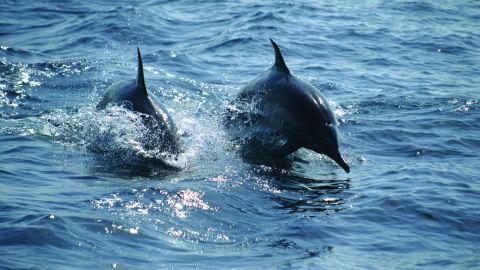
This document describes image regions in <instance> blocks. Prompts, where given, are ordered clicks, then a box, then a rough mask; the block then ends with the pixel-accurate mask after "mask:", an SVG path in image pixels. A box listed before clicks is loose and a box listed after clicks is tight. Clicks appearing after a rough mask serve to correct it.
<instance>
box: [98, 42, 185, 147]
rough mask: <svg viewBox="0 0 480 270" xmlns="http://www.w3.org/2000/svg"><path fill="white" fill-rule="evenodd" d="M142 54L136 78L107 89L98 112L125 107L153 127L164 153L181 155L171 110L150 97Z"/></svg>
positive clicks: (139, 56) (153, 132)
mask: <svg viewBox="0 0 480 270" xmlns="http://www.w3.org/2000/svg"><path fill="white" fill-rule="evenodd" d="M137 53H138V74H137V78H136V79H132V80H127V81H121V82H117V83H114V84H113V85H111V86H110V87H108V88H107V90H106V91H105V94H104V96H103V99H102V100H101V101H100V102H99V103H98V105H97V109H104V108H105V107H106V106H107V105H108V104H115V105H118V106H124V107H126V108H128V109H130V110H132V111H135V112H139V113H141V115H142V119H143V120H144V123H145V125H146V126H147V127H148V128H149V131H151V132H150V135H151V136H155V137H156V138H155V141H157V142H160V144H161V145H155V146H156V147H160V148H161V150H162V151H166V152H168V153H171V154H175V155H176V154H178V153H179V151H180V146H179V141H178V137H177V129H176V127H175V124H174V123H173V120H172V118H171V117H170V115H169V114H168V112H167V110H166V109H165V108H164V107H163V105H162V104H161V103H160V102H159V101H158V99H157V98H156V97H155V96H154V95H153V94H151V93H150V94H149V93H148V91H147V87H146V85H145V78H144V75H143V64H142V56H141V54H140V49H139V48H138V47H137Z"/></svg>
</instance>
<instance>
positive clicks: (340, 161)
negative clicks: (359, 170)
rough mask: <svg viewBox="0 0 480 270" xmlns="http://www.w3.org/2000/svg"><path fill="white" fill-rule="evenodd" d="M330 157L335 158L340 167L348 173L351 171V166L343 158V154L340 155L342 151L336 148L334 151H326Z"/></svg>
mask: <svg viewBox="0 0 480 270" xmlns="http://www.w3.org/2000/svg"><path fill="white" fill-rule="evenodd" d="M325 155H327V156H328V157H329V158H331V159H333V161H335V162H336V163H337V164H338V165H339V166H340V167H342V168H343V169H344V170H345V172H346V173H349V172H350V166H348V164H347V162H345V160H344V159H343V157H342V155H340V152H339V151H338V150H337V149H335V150H332V151H328V152H327V153H325Z"/></svg>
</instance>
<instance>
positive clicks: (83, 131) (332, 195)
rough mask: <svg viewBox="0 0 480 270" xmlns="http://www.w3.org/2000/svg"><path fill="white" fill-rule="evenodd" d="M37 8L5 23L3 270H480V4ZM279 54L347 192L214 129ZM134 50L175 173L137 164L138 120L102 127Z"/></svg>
mask: <svg viewBox="0 0 480 270" xmlns="http://www.w3.org/2000/svg"><path fill="white" fill-rule="evenodd" d="M41 2H45V1H38V2H35V3H33V2H31V1H1V3H0V266H1V268H2V269H9V268H10V269H46V268H48V269H66V268H67V269H68V268H70V269H100V268H118V269H152V268H167V267H168V268H194V267H198V268H217V267H221V268H246V269H250V268H310V269H318V268H323V269H333V268H340V269H359V268H364V269H387V268H394V269H412V268H415V269H424V268H430V269H468V268H470V269H474V268H477V269H478V268H480V246H479V244H478V243H479V241H480V234H479V229H480V209H479V202H480V184H479V176H480V173H479V169H478V168H479V165H480V159H479V156H480V155H479V150H480V139H479V134H480V133H479V131H480V97H479V93H480V91H479V85H480V23H479V22H480V4H479V2H478V1H473V0H472V1H464V0H461V1H418V2H417V1H394V2H392V1H362V2H361V3H360V1H338V2H337V1H334V2H333V3H323V1H319V2H313V1H312V2H309V1H288V2H287V1H275V2H271V3H260V2H259V3H255V2H250V1H231V2H221V3H217V2H211V3H205V2H203V1H180V2H177V1H139V3H133V2H132V1H112V3H102V2H99V1H91V0H87V1H49V3H41ZM270 37H271V38H273V39H275V40H276V41H277V42H278V44H279V45H280V46H281V48H282V50H283V53H284V57H285V60H286V62H287V64H288V65H289V67H290V70H291V71H292V72H293V73H294V74H295V75H296V76H299V77H300V78H302V79H304V80H307V81H309V82H310V83H312V84H313V85H315V86H316V87H317V88H319V89H320V90H321V91H322V93H323V94H324V95H325V96H326V97H327V98H328V100H329V101H330V102H331V104H332V106H333V107H334V108H335V111H336V114H337V118H338V119H339V122H340V125H339V130H340V134H341V137H342V144H341V149H342V152H343V154H344V155H345V156H346V157H347V159H348V161H349V163H350V164H351V171H352V172H351V173H350V174H345V173H344V172H343V170H342V169H341V168H339V167H337V166H336V165H335V164H334V163H333V162H331V161H330V160H328V159H326V158H323V157H322V156H320V155H317V154H315V153H313V152H310V151H305V150H302V151H301V152H300V154H299V156H298V157H297V158H296V159H295V160H293V163H292V166H291V168H287V169H283V170H280V169H276V168H269V167H267V166H259V165H250V164H248V163H246V162H245V161H243V160H242V159H241V158H240V157H238V156H237V154H236V152H235V151H233V150H232V148H234V146H232V145H231V143H230V142H229V140H228V137H227V136H225V133H224V130H223V129H222V128H221V124H220V120H221V118H222V117H221V115H222V113H223V111H224V110H225V106H226V105H227V103H228V101H230V100H232V99H233V98H234V96H235V95H236V93H237V92H238V90H239V89H240V88H241V87H242V86H243V85H244V84H246V83H247V82H248V81H250V80H251V79H253V78H254V77H255V76H256V75H258V74H259V73H261V72H263V71H264V70H266V69H267V68H268V67H270V65H271V64H272V63H273V51H272V48H271V46H270V44H269V41H268V38H270ZM137 45H138V46H139V47H140V48H141V49H142V52H143V55H144V65H145V76H146V81H147V86H148V88H149V90H150V91H151V92H153V93H155V94H156V95H157V96H158V97H159V98H160V99H161V100H162V101H163V103H164V104H165V106H166V107H167V108H168V109H169V111H170V112H171V114H172V117H173V119H174V120H175V122H176V123H177V125H178V127H179V130H180V133H181V134H182V143H183V145H184V147H185V149H186V151H185V153H184V154H182V156H181V157H180V158H179V160H178V161H176V163H177V164H176V165H178V166H181V167H183V170H182V171H180V172H172V171H163V170H162V169H160V168H158V167H157V166H154V165H149V164H142V163H141V162H140V163H139V162H133V161H132V159H131V157H133V156H136V155H147V156H148V155H150V154H152V153H149V152H148V151H145V149H143V148H142V145H141V144H139V139H140V138H141V137H142V134H143V133H142V132H143V130H142V128H141V127H139V125H140V123H139V122H138V116H137V115H135V114H133V113H131V112H128V111H125V110H123V109H121V108H110V111H108V112H97V111H95V110H94V106H95V104H96V103H97V102H98V101H99V100H100V97H101V94H102V92H103V91H104V89H105V88H106V87H107V86H108V85H110V84H111V83H113V82H115V81H118V80H121V79H122V80H123V79H132V78H134V77H135V74H136V54H135V50H136V46H137ZM51 121H53V122H54V123H57V126H54V125H52V124H50V122H51ZM112 153H113V154H112ZM118 153H122V154H118Z"/></svg>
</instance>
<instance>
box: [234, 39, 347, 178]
mask: <svg viewBox="0 0 480 270" xmlns="http://www.w3.org/2000/svg"><path fill="white" fill-rule="evenodd" d="M270 41H271V43H272V46H273V48H274V50H275V64H274V65H273V66H272V67H271V68H270V69H269V70H267V71H266V72H264V73H263V74H261V75H260V76H258V77H257V78H255V79H254V80H253V81H251V82H250V83H248V84H247V85H246V86H245V87H244V88H243V89H242V90H241V91H240V93H239V94H238V96H237V98H236V99H235V102H234V105H233V106H230V107H229V108H228V113H227V119H226V120H227V121H226V125H227V127H229V128H231V129H235V130H236V133H234V136H236V137H237V139H238V138H240V139H241V141H242V143H243V146H247V147H250V148H252V147H254V148H258V151H257V152H256V154H260V155H262V154H267V155H274V156H286V155H288V154H291V153H293V152H295V151H297V150H298V149H299V148H302V147H304V148H307V149H310V150H313V151H315V152H317V153H320V154H324V155H326V156H328V157H329V158H331V159H332V160H334V161H335V162H336V163H337V164H338V165H339V166H340V167H342V168H343V169H344V170H345V171H346V172H347V173H348V172H350V167H349V166H348V164H347V163H346V162H345V160H344V159H343V158H342V156H341V154H340V152H339V150H338V147H339V138H338V134H337V128H336V126H337V122H336V119H335V116H334V113H333V112H332V109H331V108H330V106H329V105H328V102H327V100H326V99H325V97H324V96H323V95H322V94H321V93H320V91H318V90H317V89H316V88H315V87H314V86H312V85H311V84H309V83H307V82H304V81H302V80H300V79H299V78H297V77H295V76H293V75H292V74H291V73H290V71H289V69H288V68H287V66H286V65H285V62H284V60H283V56H282V54H281V52H280V49H279V48H278V46H277V44H276V43H275V42H274V41H273V40H271V39H270Z"/></svg>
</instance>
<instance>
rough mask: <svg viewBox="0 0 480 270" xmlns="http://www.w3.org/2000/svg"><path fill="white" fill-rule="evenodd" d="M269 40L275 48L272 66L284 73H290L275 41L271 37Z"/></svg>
mask: <svg viewBox="0 0 480 270" xmlns="http://www.w3.org/2000/svg"><path fill="white" fill-rule="evenodd" d="M270 42H272V46H273V49H274V50H275V64H274V66H275V67H276V68H277V69H278V70H280V71H282V72H285V73H287V74H289V75H290V70H288V67H287V65H285V61H283V56H282V52H281V51H280V48H279V47H278V45H277V43H275V41H273V40H272V39H270Z"/></svg>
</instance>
